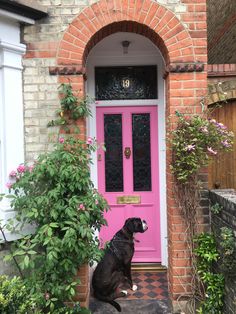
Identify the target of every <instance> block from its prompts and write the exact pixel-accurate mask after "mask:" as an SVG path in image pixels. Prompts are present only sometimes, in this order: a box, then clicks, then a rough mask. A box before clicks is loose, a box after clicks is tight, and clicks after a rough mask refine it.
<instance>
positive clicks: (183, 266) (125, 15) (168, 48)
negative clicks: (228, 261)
mask: <svg viewBox="0 0 236 314" xmlns="http://www.w3.org/2000/svg"><path fill="white" fill-rule="evenodd" d="M177 2H178V5H176V6H175V5H166V7H165V6H164V5H160V4H158V3H157V2H155V1H150V0H130V1H125V0H101V1H98V2H96V3H94V4H92V5H91V6H90V7H85V8H84V10H83V11H82V12H80V13H79V14H78V15H76V16H75V17H74V19H72V22H71V23H70V24H69V25H68V27H67V29H66V31H64V32H63V35H62V37H61V38H60V40H52V41H51V42H49V41H48V40H47V41H45V40H44V39H43V38H41V40H38V41H37V40H34V42H32V43H30V42H29V43H28V52H27V54H26V56H25V57H26V58H28V59H34V60H35V59H36V58H55V60H56V66H55V65H54V66H53V67H50V69H49V71H50V73H51V74H58V75H59V82H64V81H68V78H69V79H70V80H71V82H72V85H73V87H74V89H75V90H76V91H79V92H80V94H82V93H83V92H84V82H85V81H84V80H85V79H86V68H85V64H86V58H87V55H88V53H89V51H90V50H91V49H92V48H93V47H94V45H96V43H98V42H99V41H100V40H101V39H103V38H104V37H106V36H108V35H110V34H112V33H115V32H117V31H127V32H134V33H138V34H141V35H144V36H146V37H147V38H149V39H150V40H151V41H152V42H153V43H154V44H155V45H156V46H157V47H158V48H159V49H160V51H161V52H162V54H163V57H164V59H165V62H166V73H165V77H166V117H167V119H168V120H169V121H170V122H171V123H170V124H168V125H167V128H170V127H174V125H175V124H174V122H175V118H174V117H173V116H171V115H173V114H174V112H175V111H176V110H178V111H181V112H188V113H189V114H195V113H199V114H200V113H201V106H200V104H199V100H200V99H201V97H202V96H204V95H205V94H206V86H207V77H206V66H205V67H203V65H205V64H206V62H207V51H206V0H182V1H181V0H178V1H177ZM166 3H167V4H168V3H169V2H168V1H166ZM172 8H173V10H172ZM177 9H178V10H179V11H178V12H177ZM36 38H37V36H36ZM39 38H40V36H39ZM83 130H84V131H85V124H84V123H83ZM170 162H171V151H170V149H169V148H168V149H167V174H166V176H167V209H168V222H167V223H168V252H169V267H168V274H169V288H170V292H171V297H172V299H173V300H177V298H178V297H179V296H180V295H182V294H186V293H188V292H189V281H190V280H191V269H190V268H189V259H188V251H187V249H186V245H185V242H184V239H185V238H184V237H185V235H184V231H185V228H184V226H183V222H182V217H181V215H180V210H179V208H178V206H177V204H176V203H175V199H176V198H175V195H174V192H173V191H174V187H173V184H174V183H173V177H172V174H171V173H170V170H169V164H170Z"/></svg>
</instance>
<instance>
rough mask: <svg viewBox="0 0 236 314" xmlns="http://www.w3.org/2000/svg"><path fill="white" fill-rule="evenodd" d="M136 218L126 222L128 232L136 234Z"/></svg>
mask: <svg viewBox="0 0 236 314" xmlns="http://www.w3.org/2000/svg"><path fill="white" fill-rule="evenodd" d="M133 220H134V218H128V219H126V221H125V227H126V229H127V231H129V232H134V223H133Z"/></svg>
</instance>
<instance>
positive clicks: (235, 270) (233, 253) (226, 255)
mask: <svg viewBox="0 0 236 314" xmlns="http://www.w3.org/2000/svg"><path fill="white" fill-rule="evenodd" d="M220 236H221V241H220V267H221V270H222V272H223V273H224V274H225V276H227V277H232V276H235V275H236V247H235V238H234V233H233V230H232V229H230V228H227V227H222V228H221V234H220Z"/></svg>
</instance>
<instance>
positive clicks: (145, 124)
mask: <svg viewBox="0 0 236 314" xmlns="http://www.w3.org/2000/svg"><path fill="white" fill-rule="evenodd" d="M132 136H133V182H134V191H151V189H152V184H151V147H150V114H149V113H142V114H132Z"/></svg>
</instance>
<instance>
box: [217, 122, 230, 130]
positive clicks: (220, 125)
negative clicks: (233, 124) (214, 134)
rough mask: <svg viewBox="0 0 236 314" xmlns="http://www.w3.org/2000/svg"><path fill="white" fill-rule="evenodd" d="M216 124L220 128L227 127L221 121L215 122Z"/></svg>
mask: <svg viewBox="0 0 236 314" xmlns="http://www.w3.org/2000/svg"><path fill="white" fill-rule="evenodd" d="M216 125H217V126H218V127H219V128H220V129H227V127H226V126H225V125H224V124H223V123H216Z"/></svg>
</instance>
